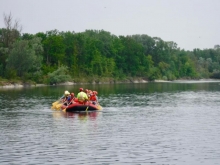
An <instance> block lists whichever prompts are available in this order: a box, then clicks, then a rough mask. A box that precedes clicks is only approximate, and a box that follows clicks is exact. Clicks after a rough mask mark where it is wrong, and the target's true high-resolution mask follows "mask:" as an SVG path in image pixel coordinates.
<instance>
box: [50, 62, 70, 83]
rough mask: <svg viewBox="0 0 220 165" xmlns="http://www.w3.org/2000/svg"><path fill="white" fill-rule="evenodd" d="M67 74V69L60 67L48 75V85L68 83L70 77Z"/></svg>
mask: <svg viewBox="0 0 220 165" xmlns="http://www.w3.org/2000/svg"><path fill="white" fill-rule="evenodd" d="M67 73H68V69H67V67H65V66H61V67H59V68H58V69H57V70H55V71H54V72H52V73H48V81H49V84H57V83H62V82H66V81H70V80H71V77H70V75H68V74H67Z"/></svg>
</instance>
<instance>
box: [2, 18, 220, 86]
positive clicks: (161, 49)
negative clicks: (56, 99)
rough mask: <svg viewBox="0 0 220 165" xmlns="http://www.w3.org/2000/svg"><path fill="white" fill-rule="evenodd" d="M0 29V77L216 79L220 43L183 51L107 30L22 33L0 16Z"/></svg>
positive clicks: (169, 44) (169, 43)
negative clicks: (2, 20) (3, 25)
mask: <svg viewBox="0 0 220 165" xmlns="http://www.w3.org/2000/svg"><path fill="white" fill-rule="evenodd" d="M4 23H5V27H2V28H0V80H2V81H3V80H5V81H21V82H32V83H44V84H57V83H61V82H66V81H72V82H82V81H84V82H88V83H90V82H96V83H98V82H100V81H105V80H106V81H110V80H111V81H117V80H123V79H129V78H143V79H146V80H148V81H152V80H155V79H161V80H176V79H201V78H216V79H219V78H220V65H219V63H220V45H214V46H213V48H210V49H203V50H201V49H198V48H195V49H194V50H193V51H188V50H187V51H186V50H184V49H181V48H179V47H178V45H177V43H175V42H174V41H163V40H162V39H161V38H159V37H151V36H148V35H147V34H139V35H130V36H116V35H114V34H111V33H110V32H108V31H105V30H86V31H84V32H80V33H75V32H74V31H66V32H64V31H58V30H56V29H55V30H51V31H47V32H45V33H43V32H38V33H36V34H28V33H21V31H22V26H21V25H20V24H19V22H18V21H13V19H12V15H11V14H9V15H4Z"/></svg>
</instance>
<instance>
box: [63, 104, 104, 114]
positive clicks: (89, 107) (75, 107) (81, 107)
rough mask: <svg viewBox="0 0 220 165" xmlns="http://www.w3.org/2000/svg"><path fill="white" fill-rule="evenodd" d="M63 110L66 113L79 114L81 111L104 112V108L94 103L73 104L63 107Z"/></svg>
mask: <svg viewBox="0 0 220 165" xmlns="http://www.w3.org/2000/svg"><path fill="white" fill-rule="evenodd" d="M61 109H62V110H63V111H66V112H79V111H97V110H102V106H100V105H99V104H97V105H94V104H92V103H86V104H80V103H77V102H76V103H73V104H70V105H68V106H65V105H62V107H61Z"/></svg>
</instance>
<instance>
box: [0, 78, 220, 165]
mask: <svg viewBox="0 0 220 165" xmlns="http://www.w3.org/2000/svg"><path fill="white" fill-rule="evenodd" d="M79 87H81V86H66V87H64V86H62V87H39V88H27V89H0V134H1V135H0V164H1V165H8V164H64V165H67V164H70V165H71V164H86V165H101V164H103V165H108V164H119V165H121V164H132V165H133V164H134V165H138V164H161V165H162V164H163V165H164V164H169V165H173V164H175V165H176V164H178V165H201V164H202V165H214V164H219V163H220V84H219V83H218V82H215V83H147V84H116V85H93V86H89V85H87V86H86V85H84V86H83V87H84V88H89V89H94V90H97V91H98V92H99V95H98V96H99V102H100V104H101V105H102V106H103V110H102V111H101V112H89V113H64V112H60V111H52V110H51V109H50V107H51V103H53V102H54V101H55V100H57V99H58V98H59V97H60V96H61V95H62V94H63V91H64V90H69V91H71V92H72V91H73V92H76V91H77V90H78V88H79Z"/></svg>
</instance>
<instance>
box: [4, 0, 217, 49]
mask: <svg viewBox="0 0 220 165" xmlns="http://www.w3.org/2000/svg"><path fill="white" fill-rule="evenodd" d="M219 7H220V0H0V14H1V15H2V16H0V28H3V27H5V25H4V21H3V14H7V15H8V14H9V13H10V12H11V14H12V16H13V18H14V19H17V20H19V21H20V24H21V25H22V26H23V30H22V33H30V34H36V33H38V32H46V31H50V30H54V29H57V30H58V31H64V32H65V31H74V32H83V31H85V30H86V29H93V30H105V31H108V32H110V33H111V34H114V35H117V36H119V35H123V36H126V35H133V34H147V35H149V36H151V37H159V38H161V39H162V40H164V41H174V42H176V43H177V45H178V47H180V48H181V49H185V50H193V49H194V48H200V49H206V48H213V47H214V45H220V9H219Z"/></svg>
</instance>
